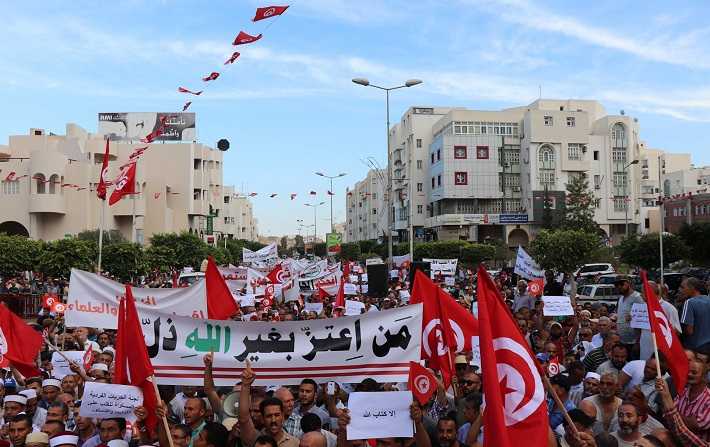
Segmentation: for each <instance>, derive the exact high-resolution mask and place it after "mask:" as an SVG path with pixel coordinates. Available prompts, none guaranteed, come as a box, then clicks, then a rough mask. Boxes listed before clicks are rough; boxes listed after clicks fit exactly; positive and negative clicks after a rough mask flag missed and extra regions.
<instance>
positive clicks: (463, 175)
mask: <svg viewBox="0 0 710 447" xmlns="http://www.w3.org/2000/svg"><path fill="white" fill-rule="evenodd" d="M454 184H455V185H468V172H454Z"/></svg>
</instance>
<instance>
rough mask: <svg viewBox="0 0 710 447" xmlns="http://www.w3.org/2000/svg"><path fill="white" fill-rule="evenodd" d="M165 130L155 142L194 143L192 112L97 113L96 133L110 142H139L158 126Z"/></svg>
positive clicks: (195, 135) (193, 117)
mask: <svg viewBox="0 0 710 447" xmlns="http://www.w3.org/2000/svg"><path fill="white" fill-rule="evenodd" d="M163 117H167V119H166V121H165V130H164V132H163V134H162V135H160V136H159V137H157V138H156V139H155V140H156V141H196V140H197V130H196V129H195V113H194V112H119V113H99V126H98V129H99V130H98V131H99V133H100V134H104V135H108V136H109V138H110V139H111V140H114V141H116V140H140V139H141V138H144V137H145V136H146V135H148V134H149V133H151V132H152V131H154V130H157V129H158V126H160V119H161V118H163Z"/></svg>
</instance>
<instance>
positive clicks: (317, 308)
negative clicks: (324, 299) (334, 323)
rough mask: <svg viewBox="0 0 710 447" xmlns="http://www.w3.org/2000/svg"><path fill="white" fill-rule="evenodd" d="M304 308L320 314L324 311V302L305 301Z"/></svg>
mask: <svg viewBox="0 0 710 447" xmlns="http://www.w3.org/2000/svg"><path fill="white" fill-rule="evenodd" d="M303 309H304V310H306V311H308V312H315V313H317V314H320V313H321V312H323V303H305V304H304V306H303Z"/></svg>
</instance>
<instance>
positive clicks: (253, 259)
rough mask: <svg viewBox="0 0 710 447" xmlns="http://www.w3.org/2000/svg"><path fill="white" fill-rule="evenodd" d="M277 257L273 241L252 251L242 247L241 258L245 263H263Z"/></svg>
mask: <svg viewBox="0 0 710 447" xmlns="http://www.w3.org/2000/svg"><path fill="white" fill-rule="evenodd" d="M277 258H278V251H277V249H276V243H275V242H274V243H271V244H269V245H267V246H266V247H264V248H262V249H259V250H257V251H252V250H249V249H248V248H242V260H243V261H244V262H245V263H247V262H249V263H252V264H263V263H266V262H268V261H271V260H274V259H277Z"/></svg>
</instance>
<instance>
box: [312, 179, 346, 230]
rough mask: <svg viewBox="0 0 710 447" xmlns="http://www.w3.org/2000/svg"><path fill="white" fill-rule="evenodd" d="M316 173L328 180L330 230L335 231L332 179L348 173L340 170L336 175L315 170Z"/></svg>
mask: <svg viewBox="0 0 710 447" xmlns="http://www.w3.org/2000/svg"><path fill="white" fill-rule="evenodd" d="M316 175H320V176H321V177H325V178H327V179H328V180H330V189H329V190H328V195H329V196H330V232H331V233H335V227H334V226H333V194H334V193H333V179H334V178H340V177H345V176H346V175H348V174H347V173H345V172H341V173H340V174H338V175H327V174H323V173H322V172H316Z"/></svg>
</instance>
